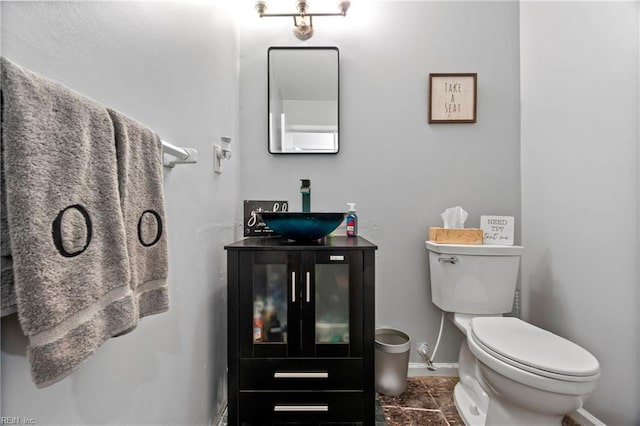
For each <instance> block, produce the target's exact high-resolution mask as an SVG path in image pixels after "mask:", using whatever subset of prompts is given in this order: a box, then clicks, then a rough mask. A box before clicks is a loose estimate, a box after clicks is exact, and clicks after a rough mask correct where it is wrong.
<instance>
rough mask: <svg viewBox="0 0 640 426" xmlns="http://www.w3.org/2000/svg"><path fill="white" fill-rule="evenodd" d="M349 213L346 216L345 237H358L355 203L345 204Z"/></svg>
mask: <svg viewBox="0 0 640 426" xmlns="http://www.w3.org/2000/svg"><path fill="white" fill-rule="evenodd" d="M347 204H348V205H349V212H348V214H347V236H348V237H356V236H358V216H357V215H356V203H347Z"/></svg>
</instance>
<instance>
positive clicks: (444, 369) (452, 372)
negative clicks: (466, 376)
mask: <svg viewBox="0 0 640 426" xmlns="http://www.w3.org/2000/svg"><path fill="white" fill-rule="evenodd" d="M433 366H434V367H436V371H431V370H429V369H428V368H427V364H425V363H424V362H410V363H409V374H408V375H409V377H417V376H457V375H458V364H457V363H444V362H434V363H433Z"/></svg>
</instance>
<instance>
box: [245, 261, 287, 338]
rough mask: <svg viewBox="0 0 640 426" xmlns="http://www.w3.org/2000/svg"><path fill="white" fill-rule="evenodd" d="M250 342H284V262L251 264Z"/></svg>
mask: <svg viewBox="0 0 640 426" xmlns="http://www.w3.org/2000/svg"><path fill="white" fill-rule="evenodd" d="M252 330H253V343H254V344H267V343H286V342H287V265H286V264H255V265H253V327H252Z"/></svg>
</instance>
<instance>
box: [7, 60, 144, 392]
mask: <svg viewBox="0 0 640 426" xmlns="http://www.w3.org/2000/svg"><path fill="white" fill-rule="evenodd" d="M1 65H2V75H1V77H2V80H1V81H2V95H3V102H4V104H3V113H2V119H3V125H2V149H3V159H2V160H3V162H4V164H3V166H4V170H3V171H4V176H3V179H4V183H5V185H4V189H5V190H6V193H5V194H4V195H5V199H6V213H7V222H8V226H9V233H8V235H7V236H8V237H9V240H8V241H9V243H10V249H11V256H12V260H13V276H14V283H15V294H16V300H17V308H18V317H19V320H20V324H21V327H22V330H23V332H24V333H25V335H26V336H27V337H28V338H29V347H28V349H27V356H28V359H29V362H30V364H31V369H32V375H33V380H34V382H35V383H36V385H37V386H38V387H44V386H48V385H50V384H52V383H55V382H57V381H58V380H60V379H62V378H64V377H66V376H67V375H68V374H70V373H71V372H72V371H73V370H74V369H76V368H77V367H78V366H79V365H80V364H81V363H82V361H83V360H85V359H86V358H87V357H89V356H90V355H91V354H92V353H93V352H94V351H95V350H96V349H97V348H98V347H99V346H100V345H101V344H102V343H103V342H104V341H105V340H107V339H108V338H110V337H112V336H114V335H117V334H119V333H122V332H123V331H124V330H128V329H131V328H132V327H134V326H135V324H136V322H137V312H136V304H135V299H134V295H133V292H132V290H131V288H130V285H129V282H130V274H129V262H128V257H127V245H126V237H125V229H124V222H123V216H122V211H121V206H120V197H119V192H118V177H117V176H118V175H117V167H116V152H115V144H114V142H113V141H114V132H113V124H112V123H111V120H110V117H109V114H108V113H107V111H106V109H105V108H104V107H102V106H101V105H99V104H97V103H95V102H93V101H92V100H90V99H88V98H86V97H84V96H82V95H80V94H78V93H75V92H73V91H71V90H69V89H67V88H66V87H64V86H62V85H59V84H56V83H54V82H52V81H49V80H47V79H45V78H43V77H41V76H39V75H37V74H35V73H32V72H30V71H28V70H26V69H24V68H22V67H20V66H17V65H15V64H13V63H11V62H10V61H8V60H6V59H5V58H2V63H1ZM2 237H3V238H5V235H4V233H3V236H2Z"/></svg>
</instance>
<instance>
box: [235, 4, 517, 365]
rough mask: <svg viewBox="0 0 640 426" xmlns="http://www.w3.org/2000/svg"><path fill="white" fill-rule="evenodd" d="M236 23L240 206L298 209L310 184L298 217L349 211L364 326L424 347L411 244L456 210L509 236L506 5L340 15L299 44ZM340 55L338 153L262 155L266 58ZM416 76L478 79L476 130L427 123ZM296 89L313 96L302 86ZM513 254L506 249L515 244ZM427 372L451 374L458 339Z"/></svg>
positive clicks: (421, 82)
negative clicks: (293, 51)
mask: <svg viewBox="0 0 640 426" xmlns="http://www.w3.org/2000/svg"><path fill="white" fill-rule="evenodd" d="M251 7H252V5H251V6H250V7H248V8H247V11H246V12H244V13H243V16H244V15H246V17H245V18H244V19H242V20H240V22H239V24H240V106H241V108H240V123H242V125H241V127H240V139H241V141H242V146H241V155H242V160H243V164H242V170H241V175H242V191H241V196H242V198H243V199H273V200H278V199H286V200H289V201H290V202H291V208H292V210H300V209H301V200H300V193H299V188H300V184H299V181H298V179H300V178H309V179H311V204H312V206H311V208H312V209H314V210H319V211H334V210H337V211H346V208H347V206H346V203H347V202H355V203H357V211H358V216H359V219H360V222H359V223H360V234H361V235H362V236H364V237H366V238H369V239H370V240H371V241H373V242H374V243H376V244H378V246H379V250H378V253H377V264H376V280H377V281H376V325H377V326H380V327H381V326H391V327H396V328H399V329H401V330H404V331H405V332H407V333H408V334H409V335H410V336H411V337H412V338H413V340H414V346H413V349H414V350H412V355H411V359H412V361H415V362H420V361H421V359H419V357H418V356H417V354H416V352H415V343H417V342H424V341H428V342H430V343H431V344H432V345H433V344H434V343H435V340H436V336H437V333H438V327H439V323H440V311H439V309H438V308H437V307H436V306H434V305H433V304H432V303H431V291H430V288H429V278H428V269H427V264H428V262H427V254H426V249H425V246H424V241H425V240H426V239H427V233H428V229H429V226H442V220H441V218H440V213H441V212H442V211H443V210H445V209H446V208H447V207H451V206H455V205H461V206H463V207H464V208H465V209H466V210H467V211H468V212H469V213H470V215H469V218H468V220H467V223H466V225H467V226H470V227H474V226H475V227H478V226H479V221H480V215H483V214H500V215H512V216H515V217H516V223H517V224H518V229H517V231H516V233H517V234H518V235H519V232H520V231H519V223H520V143H519V140H520V123H519V120H520V118H519V117H520V106H519V97H520V85H519V84H520V77H519V31H518V19H519V18H518V16H519V15H518V14H519V12H518V3H517V2H353V4H352V8H351V9H350V10H349V16H348V17H347V18H346V19H342V18H337V19H329V18H325V19H323V18H318V19H316V20H314V26H315V35H314V36H313V38H311V39H310V40H309V41H307V42H300V41H298V40H297V39H295V38H294V37H293V36H292V34H291V20H290V19H284V18H279V19H276V18H263V19H262V20H261V19H259V18H258V17H256V16H251V15H250V12H251ZM291 45H295V46H297V45H305V46H306V45H311V46H318V45H319V46H322V45H324V46H337V47H338V48H339V49H340V73H341V74H340V84H341V86H340V88H341V94H340V96H341V98H340V113H341V117H340V119H341V122H340V124H341V129H340V131H341V144H340V153H339V154H338V155H336V156H331V155H329V156H326V155H321V156H308V155H307V156H293V155H289V156H277V155H270V154H269V153H268V152H267V139H266V135H267V99H266V93H267V49H268V47H269V46H291ZM430 72H477V73H478V122H477V123H476V124H432V125H429V124H428V123H427V88H428V75H429V73H430ZM309 84H313V82H312V81H310V83H309ZM518 242H519V239H518ZM445 326H446V328H445V332H444V337H443V341H442V342H441V345H440V348H439V349H438V356H437V358H436V361H439V362H454V361H456V359H457V352H458V349H459V345H460V340H461V334H460V333H459V332H458V330H457V329H455V327H453V326H451V324H450V323H449V322H448V321H447V322H445Z"/></svg>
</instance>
